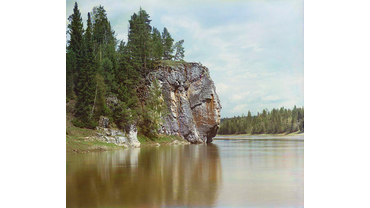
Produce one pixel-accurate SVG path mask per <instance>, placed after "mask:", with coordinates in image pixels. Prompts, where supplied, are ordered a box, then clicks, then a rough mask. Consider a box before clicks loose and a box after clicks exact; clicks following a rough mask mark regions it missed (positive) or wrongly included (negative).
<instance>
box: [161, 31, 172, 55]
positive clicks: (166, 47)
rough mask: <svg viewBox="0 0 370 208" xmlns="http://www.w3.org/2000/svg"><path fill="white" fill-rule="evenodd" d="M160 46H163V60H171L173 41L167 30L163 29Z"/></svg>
mask: <svg viewBox="0 0 370 208" xmlns="http://www.w3.org/2000/svg"><path fill="white" fill-rule="evenodd" d="M162 41H163V43H162V45H163V59H164V60H171V59H172V53H173V47H172V45H173V39H172V37H171V34H170V33H169V32H168V30H167V28H164V29H163V33H162Z"/></svg>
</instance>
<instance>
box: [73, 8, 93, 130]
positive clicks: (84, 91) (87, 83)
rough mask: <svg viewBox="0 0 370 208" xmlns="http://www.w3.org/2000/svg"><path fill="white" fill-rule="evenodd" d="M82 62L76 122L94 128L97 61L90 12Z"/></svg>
mask: <svg viewBox="0 0 370 208" xmlns="http://www.w3.org/2000/svg"><path fill="white" fill-rule="evenodd" d="M82 62H83V67H82V69H81V73H80V76H79V82H78V88H79V94H78V97H77V103H76V110H77V111H76V117H77V118H78V120H79V122H75V124H76V125H78V126H83V127H87V128H94V127H95V126H96V125H95V122H94V121H93V120H92V119H93V118H92V115H93V105H94V99H95V97H96V90H97V86H96V83H95V73H96V63H95V59H94V54H93V46H92V32H91V18H90V13H88V19H87V29H86V32H85V34H84V58H83V61H82ZM80 123H81V124H80Z"/></svg>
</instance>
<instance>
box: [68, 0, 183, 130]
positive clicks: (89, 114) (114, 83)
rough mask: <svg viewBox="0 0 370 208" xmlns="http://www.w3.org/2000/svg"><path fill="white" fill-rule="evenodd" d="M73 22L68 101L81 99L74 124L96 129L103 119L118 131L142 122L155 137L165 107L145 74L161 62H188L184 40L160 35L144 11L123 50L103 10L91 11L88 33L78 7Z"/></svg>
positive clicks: (133, 24)
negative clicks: (113, 98)
mask: <svg viewBox="0 0 370 208" xmlns="http://www.w3.org/2000/svg"><path fill="white" fill-rule="evenodd" d="M68 20H69V25H68V34H69V37H70V39H69V40H68V42H67V51H66V73H67V76H66V78H67V79H66V94H67V96H66V98H67V102H68V101H69V100H74V101H76V104H75V111H74V112H73V113H75V115H74V116H75V119H73V121H72V123H73V124H74V125H75V126H78V127H82V128H94V127H95V126H96V125H97V124H98V119H99V118H100V116H102V115H103V116H107V117H109V118H110V119H111V120H113V122H114V123H115V124H116V125H117V127H119V128H125V127H126V126H127V125H130V124H132V123H135V124H136V123H140V124H141V125H140V124H139V128H140V129H141V131H143V132H145V133H146V134H147V135H149V134H153V135H156V131H157V129H158V126H159V123H160V118H161V115H163V114H164V113H165V109H166V107H165V106H164V102H163V100H161V99H160V97H161V96H160V93H161V91H160V89H159V85H158V82H157V81H154V82H153V85H152V86H151V87H149V88H148V89H147V80H146V79H147V77H146V75H147V74H148V73H149V72H150V70H154V65H155V64H157V65H158V64H161V61H167V62H169V63H164V62H163V64H179V63H181V62H183V58H184V48H183V47H182V44H183V42H184V41H183V40H181V41H179V42H177V43H176V44H175V46H174V45H173V41H174V40H173V39H172V37H171V35H170V34H169V32H168V30H167V29H166V28H164V30H163V33H162V34H161V33H160V32H159V30H158V29H157V28H155V27H152V26H151V25H150V22H151V20H150V16H149V14H148V13H147V12H146V11H145V10H143V9H142V8H140V10H139V11H138V12H137V13H134V14H133V15H132V16H131V19H130V20H129V31H128V40H127V43H125V42H123V41H120V43H119V44H118V47H117V43H118V41H117V39H116V34H115V31H114V30H113V28H112V27H111V24H110V22H109V20H108V15H107V12H106V10H105V9H104V7H103V6H101V5H99V6H97V7H94V8H93V9H92V12H91V13H88V19H87V28H86V30H85V31H84V30H83V23H82V18H81V13H80V11H79V9H78V5H77V3H75V7H74V9H73V14H72V15H70V16H69V18H68ZM174 50H176V53H175V55H174V57H173V52H174ZM173 58H175V60H178V61H173ZM163 59H165V60H163ZM111 95H112V96H116V97H117V100H118V104H113V105H111V106H107V104H106V99H107V97H108V96H111Z"/></svg>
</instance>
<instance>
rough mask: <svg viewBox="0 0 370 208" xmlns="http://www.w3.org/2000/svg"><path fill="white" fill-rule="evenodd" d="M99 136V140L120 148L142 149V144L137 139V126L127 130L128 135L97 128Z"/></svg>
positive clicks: (118, 131) (113, 130)
mask: <svg viewBox="0 0 370 208" xmlns="http://www.w3.org/2000/svg"><path fill="white" fill-rule="evenodd" d="M96 134H97V136H98V138H99V140H101V141H104V142H108V143H113V144H116V145H118V146H125V147H140V145H141V144H140V142H139V140H138V139H137V129H136V126H134V125H130V126H129V127H128V129H127V130H126V133H124V132H122V131H120V130H115V129H110V128H104V127H97V133H96Z"/></svg>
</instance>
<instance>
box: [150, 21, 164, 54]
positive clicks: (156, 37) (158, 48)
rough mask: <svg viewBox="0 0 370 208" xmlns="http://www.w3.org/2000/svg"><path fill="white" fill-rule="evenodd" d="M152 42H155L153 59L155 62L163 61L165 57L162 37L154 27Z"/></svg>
mask: <svg viewBox="0 0 370 208" xmlns="http://www.w3.org/2000/svg"><path fill="white" fill-rule="evenodd" d="M152 40H153V57H154V59H155V60H161V59H162V56H163V46H162V37H161V33H160V32H159V30H158V29H157V28H155V27H153V33H152Z"/></svg>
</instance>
